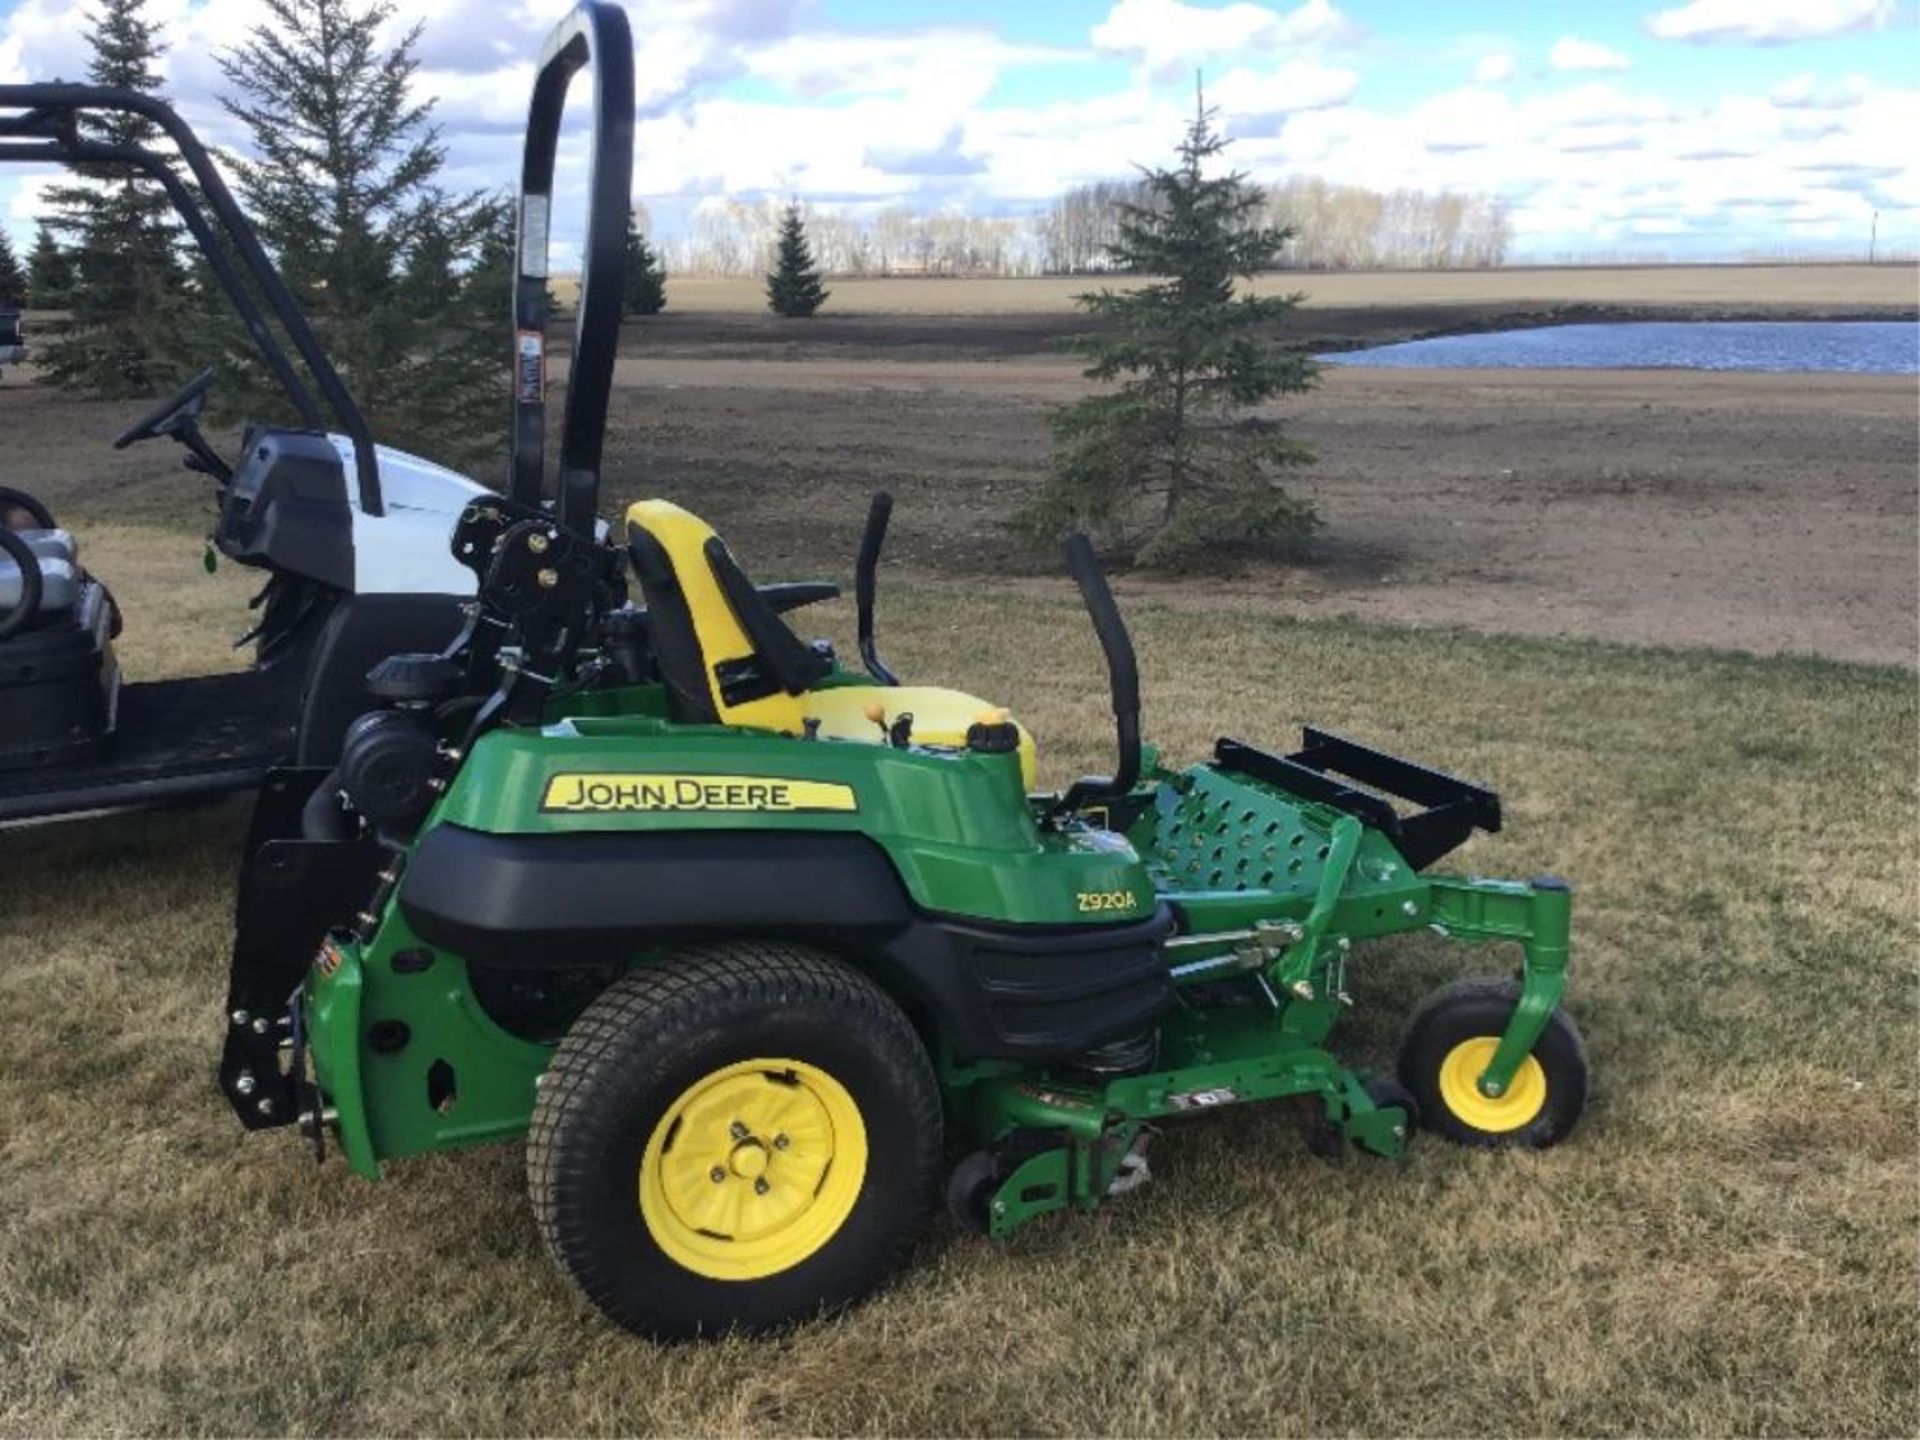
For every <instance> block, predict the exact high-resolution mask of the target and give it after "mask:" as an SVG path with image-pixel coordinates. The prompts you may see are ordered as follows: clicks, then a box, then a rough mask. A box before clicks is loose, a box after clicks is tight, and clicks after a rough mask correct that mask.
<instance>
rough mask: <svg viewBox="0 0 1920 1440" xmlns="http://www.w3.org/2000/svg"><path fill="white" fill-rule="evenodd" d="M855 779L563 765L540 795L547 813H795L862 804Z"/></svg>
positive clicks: (543, 810)
mask: <svg viewBox="0 0 1920 1440" xmlns="http://www.w3.org/2000/svg"><path fill="white" fill-rule="evenodd" d="M859 808H860V807H859V804H858V802H856V801H855V799H854V795H853V787H852V786H851V785H840V784H835V783H832V782H830V781H824V780H784V779H780V778H778V777H776V776H771V775H635V774H630V773H629V774H582V773H578V772H568V771H563V772H562V773H560V774H558V775H555V776H554V777H553V778H552V779H550V780H548V781H547V789H546V793H545V794H544V795H542V796H541V797H540V809H541V811H542V812H543V813H546V814H558V815H584V814H610V813H619V814H629V813H631V814H645V813H647V812H651V811H683V812H694V813H701V812H706V813H713V812H727V813H740V812H746V813H750V814H771V815H792V814H801V813H807V812H819V811H841V812H845V811H852V810H857V809H859Z"/></svg>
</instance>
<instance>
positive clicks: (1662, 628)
mask: <svg viewBox="0 0 1920 1440" xmlns="http://www.w3.org/2000/svg"><path fill="white" fill-rule="evenodd" d="M1307 278H1309V279H1312V280H1314V281H1316V282H1326V298H1328V299H1336V300H1341V301H1343V302H1353V301H1355V300H1357V299H1360V298H1362V297H1365V296H1371V297H1373V299H1374V300H1375V301H1376V302H1378V303H1373V304H1370V305H1359V306H1358V307H1357V308H1350V309H1344V310H1343V309H1336V308H1329V307H1321V306H1309V307H1308V308H1306V309H1303V310H1302V311H1301V312H1300V313H1299V316H1298V317H1297V323H1296V324H1294V325H1293V326H1292V327H1290V334H1291V335H1292V336H1294V337H1295V338H1296V339H1297V340H1298V342H1299V343H1301V344H1303V345H1310V346H1313V347H1316V348H1317V347H1320V346H1325V345H1334V344H1340V343H1346V342H1348V341H1352V340H1356V339H1367V340H1373V339H1385V338H1393V337H1394V336H1397V335H1400V334H1406V333H1428V332H1431V331H1433V330H1435V329H1446V328H1460V326H1461V325H1464V324H1469V323H1472V324H1479V323H1482V322H1486V323H1492V322H1493V321H1494V320H1496V319H1497V320H1498V321H1499V322H1500V323H1511V322H1513V321H1515V320H1522V321H1524V320H1525V319H1526V318H1527V317H1526V316H1525V315H1523V314H1521V313H1520V312H1516V311H1514V310H1513V309H1511V308H1510V307H1511V306H1513V305H1515V304H1519V303H1528V304H1531V303H1542V304H1560V303H1562V302H1566V301H1569V300H1571V301H1574V302H1577V303H1587V302H1588V301H1601V302H1605V303H1608V304H1612V303H1614V299H1615V298H1617V297H1618V296H1619V295H1621V294H1626V293H1633V294H1637V295H1639V296H1640V297H1641V299H1640V301H1639V303H1640V304H1641V305H1643V306H1644V305H1645V304H1646V303H1648V302H1649V301H1650V300H1657V301H1662V302H1665V303H1671V304H1682V305H1683V308H1684V305H1685V304H1691V305H1693V306H1694V307H1695V308H1693V309H1692V310H1688V311H1686V313H1691V314H1707V313H1720V312H1719V311H1718V310H1716V309H1715V308H1714V307H1715V306H1727V305H1733V306H1747V307H1751V306H1753V305H1755V304H1757V303H1759V302H1760V301H1761V299H1762V298H1763V297H1767V296H1772V297H1775V298H1777V299H1778V298H1780V297H1798V298H1797V304H1798V306H1799V308H1798V309H1796V310H1794V311H1793V312H1792V313H1796V314H1803V315H1804V314H1812V313H1818V309H1819V307H1820V306H1822V305H1828V306H1842V307H1845V306H1856V307H1857V306H1881V307H1886V306H1890V305H1894V304H1895V302H1897V301H1898V299H1899V297H1900V296H1901V295H1903V294H1904V295H1908V296H1910V295H1911V291H1912V278H1913V271H1912V269H1911V267H1905V268H1902V267H1892V266H1882V267H1875V268H1869V267H1865V266H1824V267H1719V268H1702V267H1696V268H1693V269H1674V270H1657V269H1656V270H1645V271H1601V270H1595V271H1524V270H1522V271H1505V272H1497V273H1490V274H1484V275H1474V274H1464V275H1461V274H1456V275H1445V276H1436V275H1431V274H1386V275H1367V276H1356V275H1340V276H1315V277H1307ZM1629 280H1637V281H1638V282H1639V284H1640V288H1639V289H1638V290H1637V291H1632V292H1629V291H1627V290H1625V289H1624V287H1626V286H1627V284H1628V281H1629ZM677 283H679V284H681V285H683V286H686V287H688V288H690V289H693V290H694V292H695V294H696V295H697V296H698V297H699V299H700V303H702V304H706V303H710V302H711V303H719V301H718V300H717V299H716V298H715V296H714V295H710V294H709V293H708V291H707V290H704V289H701V288H700V287H701V286H702V285H707V286H708V288H709V289H710V288H711V286H712V285H713V284H717V283H720V282H697V281H681V282H677ZM725 283H728V284H732V285H734V286H735V288H736V289H738V288H740V287H741V286H742V285H744V283H745V282H725ZM1062 285H1069V288H1071V286H1070V282H1055V281H867V282H850V283H849V289H850V290H851V291H852V292H853V293H852V295H851V296H849V297H837V298H846V299H847V301H848V310H849V313H846V314H841V315H834V314H831V313H829V314H826V315H823V316H820V317H817V318H816V319H815V320H813V321H809V322H805V323H804V324H799V325H796V324H795V323H793V322H786V321H779V320H775V319H773V318H771V317H768V316H764V315H760V316H755V315H749V314H745V313H712V312H703V313H685V312H669V314H667V315H665V316H662V317H659V318H658V319H656V320H650V321H646V322H640V323H635V324H632V325H630V326H629V327H628V329H627V332H626V336H625V340H624V346H623V349H624V356H623V359H622V361H621V364H620V369H619V374H618V379H617V386H618V388H617V391H616V394H615V398H614V406H613V419H612V423H611V427H610V430H609V434H608V447H607V488H608V492H609V493H608V496H607V500H608V505H607V508H608V511H609V513H612V506H613V502H616V501H625V500H630V499H634V498H639V497H640V496H643V495H648V494H655V493H658V494H663V495H667V496H669V497H671V498H675V499H678V500H681V501H682V502H684V503H687V504H689V505H691V506H692V507H694V508H696V509H699V510H701V511H702V512H703V513H706V514H707V515H708V516H709V518H710V519H712V520H713V521H714V522H715V523H716V524H717V525H718V526H719V527H720V528H721V529H722V531H723V532H724V533H726V534H727V535H729V536H730V537H731V539H732V541H733V543H734V545H735V548H736V549H737V550H738V551H739V553H740V554H741V555H742V557H743V558H744V560H745V561H746V563H747V564H748V565H749V566H750V567H751V568H753V569H754V570H756V571H758V572H760V573H764V574H768V575H778V574H782V573H793V572H795V571H813V572H815V573H821V574H825V575H829V576H842V577H844V575H845V573H846V571H847V570H848V568H849V565H850V557H851V553H852V549H853V546H854V544H855V541H856V538H857V535H858V530H859V525H860V521H861V518H862V515H863V513H864V508H865V504H866V497H867V496H868V494H870V493H871V492H872V491H873V490H875V489H878V488H881V487H885V488H888V489H890V490H892V491H893V492H894V493H895V495H896V497H897V498H898V500H899V502H900V503H899V508H898V509H897V511H896V515H895V528H894V533H893V536H892V538H891V540H890V542H889V544H890V556H889V559H890V564H891V565H892V566H893V567H896V568H895V571H894V573H896V574H899V575H902V576H919V577H923V578H938V577H941V576H958V577H963V578H967V577H985V576H991V577H993V578H994V580H995V581H996V583H999V584H1015V585H1023V586H1024V585H1030V584H1031V585H1039V586H1042V587H1045V586H1046V585H1049V584H1054V583H1057V582H1055V581H1053V580H1052V579H1051V578H1049V577H1052V576H1053V575H1054V574H1056V572H1057V566H1056V564H1055V561H1054V558H1053V557H1052V556H1051V555H1046V554H1034V553H1031V552H1024V551H1022V549H1021V548H1020V547H1019V546H1017V545H1016V544H1015V543H1014V541H1013V540H1012V538H1011V537H1010V536H1009V534H1008V532H1007V530H1006V528H1005V519H1006V517H1007V516H1008V515H1009V514H1011V513H1012V512H1013V510H1014V509H1015V508H1016V507H1017V506H1018V504H1019V503H1020V501H1021V500H1022V498H1024V496H1025V495H1026V494H1027V493H1028V492H1029V489H1030V487H1031V486H1032V485H1033V483H1034V482H1035V480H1036V478H1037V477H1038V476H1039V475H1040V474H1041V473H1042V471H1043V469H1044V467H1045V464H1046V459H1047V446H1048V442H1047V433H1046V417H1047V414H1048V412H1049V409H1050V408H1051V407H1052V406H1054V405H1057V404H1059V403H1061V402H1062V401H1064V400H1068V399H1070V398H1072V397H1073V396H1075V395H1077V394H1079V393H1081V386H1082V382H1081V381H1080V379H1079V377H1078V374H1077V370H1076V367H1075V365H1074V363H1073V362H1072V361H1071V360H1069V359H1066V358H1064V357H1061V356H1059V355H1057V354H1055V353H1052V351H1051V350H1050V345H1051V342H1052V341H1053V340H1055V339H1057V338H1058V337H1059V335H1060V334H1062V333H1065V332H1066V331H1068V330H1071V329H1072V328H1073V326H1074V324H1075V323H1076V322H1075V318H1074V316H1073V315H1072V314H1070V313H1067V312H1063V311H1052V312H1049V311H1046V310H1045V309H1044V308H1036V307H1041V305H1042V301H1043V300H1044V299H1045V294H1046V293H1050V292H1046V287H1048V286H1053V287H1055V288H1058V287H1060V286H1062ZM862 287H864V288H862ZM1020 287H1026V288H1025V289H1024V290H1021V289H1020ZM747 288H749V289H750V288H751V287H747ZM1010 288H1011V289H1012V290H1015V291H1018V293H1021V294H1024V295H1026V296H1027V297H1028V298H1027V300H1026V301H1025V302H1023V303H1026V304H1027V305H1028V306H1029V309H1027V310H1026V311H1023V312H1007V313H999V312H998V307H999V306H1000V305H1001V304H1002V303H1007V302H1004V301H1003V299H1002V297H1003V295H1004V294H1005V293H1006V292H1008V291H1009V290H1010ZM883 292H884V295H885V296H887V297H890V298H889V301H888V303H891V304H895V305H896V306H898V307H899V310H900V312H901V313H893V314H869V313H864V312H861V311H860V310H859V309H858V304H866V303H878V302H877V300H875V298H874V297H875V296H878V295H880V294H882V293H883ZM716 293H717V292H716ZM1062 293H1063V294H1064V293H1066V292H1065V291H1062ZM1476 293H1477V294H1478V296H1479V298H1478V299H1472V300H1468V301H1460V300H1459V297H1461V296H1462V295H1469V296H1471V295H1474V294H1476ZM676 294H677V295H679V294H681V292H676ZM949 295H950V296H954V297H956V298H955V299H953V300H950V301H945V302H944V303H946V304H948V305H949V306H953V307H958V306H962V305H965V306H970V307H972V313H969V314H967V315H965V316H943V315H940V314H936V313H931V311H928V312H926V313H905V312H906V310H907V309H908V308H909V307H910V306H911V305H912V304H915V303H917V304H921V305H925V306H932V305H933V304H935V303H936V300H937V299H938V298H939V297H944V296H949ZM1442 295H1444V296H1450V297H1452V300H1453V302H1458V303H1452V302H1450V303H1451V306H1452V308H1449V304H1435V303H1432V299H1433V297H1435V296H1442ZM916 297H919V298H916ZM928 297H932V298H928ZM1423 297H1424V300H1423ZM682 299H684V296H682ZM1683 302H1684V304H1683ZM1782 303H1785V302H1784V300H1782ZM836 308H838V303H837V301H836ZM1887 313H1892V312H1891V311H1888V312H1887ZM1556 314H1557V312H1556ZM1534 318H1556V317H1555V316H1550V315H1547V314H1546V313H1545V312H1541V314H1539V315H1537V316H1535V317H1534ZM1558 318H1564V316H1559V317H1558ZM796 336H797V337H798V338H795V337H796ZM30 373H31V372H30V371H29V372H28V374H30ZM24 378H25V377H23V376H21V375H20V374H19V373H17V372H9V374H8V375H7V376H6V377H4V380H0V432H3V433H5V434H6V436H7V438H8V442H9V449H10V451H11V453H12V454H13V455H14V456H15V457H16V460H15V465H14V467H13V469H12V471H11V473H10V474H9V476H8V477H7V482H6V483H13V484H19V485H23V486H25V487H26V488H29V489H34V490H37V491H40V492H41V493H44V494H45V495H46V496H47V497H48V498H49V499H50V500H52V501H53V502H54V503H55V505H56V507H57V508H58V509H59V510H60V511H61V512H62V513H63V514H68V515H71V516H73V517H74V518H75V520H76V521H100V520H111V521H117V522H123V523H124V522H159V523H168V524H179V525H188V526H199V525H201V524H204V523H205V518H206V515H207V511H206V508H205V505H204V500H203V497H204V495H205V487H204V482H203V481H201V480H200V479H199V478H198V477H195V476H192V475H187V474H181V473H179V472H178V471H176V470H175V469H174V468H173V466H174V462H173V459H172V457H171V456H170V455H169V454H166V453H163V452H162V450H161V448H159V447H151V446H149V447H141V448H138V449H135V450H132V451H128V452H124V453H115V452H113V451H112V450H110V449H109V448H108V446H107V440H108V437H109V436H110V435H111V434H112V433H113V432H114V431H115V430H117V429H118V428H119V426H120V425H121V424H123V423H124V422H125V420H126V418H127V417H128V415H129V414H130V413H131V412H132V411H133V410H134V409H135V408H136V407H134V406H131V405H104V404H96V403H92V402H83V401H75V400H72V399H69V398H66V397H63V396H58V395H54V394H51V393H49V392H48V391H46V390H45V389H43V388H40V387H35V386H32V385H29V384H25V383H23V380H24ZM1915 395H1916V387H1915V384H1914V381H1913V380H1912V378H1911V377H1898V376H1839V375H1827V376H1823V375H1740V374H1706V373H1700V372H1691V371H1488V370H1431V371H1410V370H1395V371H1373V372H1366V371H1356V370H1340V369H1338V368H1334V369H1331V370H1330V371H1329V372H1328V375H1327V378H1326V383H1325V384H1324V386H1323V387H1322V388H1321V389H1320V390H1318V391H1317V392H1315V393H1313V394H1311V395H1309V396H1306V397H1304V398H1302V399H1300V400H1299V401H1297V402H1295V403H1293V404H1292V405H1291V406H1290V407H1289V413H1291V414H1293V415H1295V416H1297V418H1298V428H1299V433H1300V434H1301V435H1302V436H1303V437H1305V438H1306V439H1307V440H1309V441H1310V442H1312V443H1313V444H1314V446H1315V447H1316V448H1317V450H1318V452H1319V455H1320V461H1319V463H1318V464H1317V465H1315V466H1313V467H1310V468H1309V469H1307V470H1304V471H1302V472H1301V474H1300V476H1299V479H1298V482H1297V484H1298V488H1299V489H1300V490H1301V491H1302V492H1303V493H1305V494H1307V495H1309V496H1311V497H1312V499H1313V500H1314V501H1315V503H1316V504H1317V505H1318V507H1319V509H1320V511H1321V513H1322V515H1323V516H1324V518H1325V520H1326V522H1327V527H1326V533H1325V536H1324V539H1323V540H1322V541H1320V542H1319V543H1317V544H1316V546H1315V547H1314V549H1313V550H1312V551H1311V552H1310V553H1308V554H1307V555H1305V556H1303V557H1301V559H1300V561H1299V563H1293V564H1279V563H1272V564H1262V565H1257V566H1251V567H1248V566H1242V567H1240V568H1239V569H1238V570H1237V572H1235V573H1231V574H1221V575H1215V576H1207V577H1200V578H1197V579H1196V578H1185V579H1182V580H1180V581H1178V582H1168V581H1157V580H1152V579H1147V578H1144V577H1129V578H1127V579H1125V580H1123V581H1122V586H1121V588H1122V589H1123V590H1131V591H1133V592H1135V593H1141V594H1152V595H1155V596H1158V597H1161V598H1164V599H1165V600H1166V601H1167V602H1168V603H1174V604H1193V605H1214V604H1220V603H1226V604H1231V605H1233V606H1235V607H1239V608H1243V609H1250V610H1271V611H1274V612H1276V613H1281V614H1292V615H1306V616H1316V615H1320V616H1325V615H1345V614H1350V615H1355V616H1362V617H1367V618H1374V619H1382V620H1392V621H1405V622H1413V623H1418V624H1434V625H1464V626H1469V627H1472V628H1475V629H1482V630H1490V631H1510V632H1517V633H1525V634H1545V635H1575V636H1581V635H1584V636H1597V637H1601V638H1605V639H1610V640H1619V641H1627V642H1635V643H1654V644H1673V645H1708V646H1719V647H1727V648H1734V649H1742V650H1749V651H1754V652H1757V653H1772V652H1777V651H1788V652H1807V653H1816V654H1822V655H1828V656H1832V657H1836V658H1840V659H1849V660H1867V661H1886V662H1905V663H1912V662H1913V661H1914V659H1915V654H1916V614H1917V612H1920V585H1917V584H1916V563H1915V561H1916V554H1917V553H1920V481H1917V479H1916V467H1917V465H1920V441H1917V440H1916V433H1915V424H1914V420H1915ZM555 410H556V413H557V411H558V406H557V405H556V407H555Z"/></svg>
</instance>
